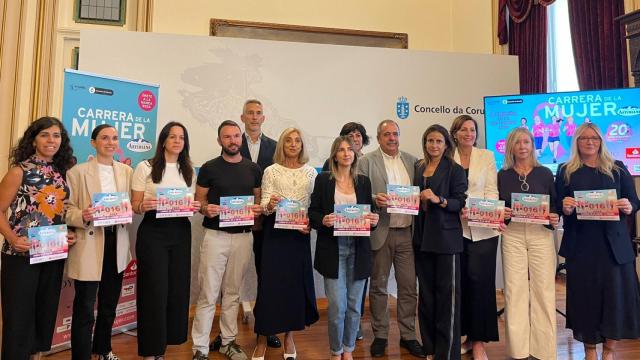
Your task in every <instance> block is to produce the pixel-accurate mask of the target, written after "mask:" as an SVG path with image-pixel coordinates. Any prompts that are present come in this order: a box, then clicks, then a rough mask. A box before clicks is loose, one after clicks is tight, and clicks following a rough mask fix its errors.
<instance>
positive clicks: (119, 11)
mask: <svg viewBox="0 0 640 360" xmlns="http://www.w3.org/2000/svg"><path fill="white" fill-rule="evenodd" d="M126 3H127V1H126V0H76V6H75V16H74V18H75V21H76V22H78V23H90V24H101V25H118V26H122V25H124V22H125V21H124V20H125V9H126Z"/></svg>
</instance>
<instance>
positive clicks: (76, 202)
mask: <svg viewBox="0 0 640 360" xmlns="http://www.w3.org/2000/svg"><path fill="white" fill-rule="evenodd" d="M91 145H92V146H93V147H94V148H95V149H96V157H95V158H93V159H91V160H89V161H87V162H85V163H83V164H80V165H76V166H75V167H73V168H72V169H71V170H69V172H67V181H68V183H69V187H70V189H71V197H70V199H69V209H68V210H67V215H66V222H67V224H68V225H69V226H71V227H74V228H75V230H76V239H77V240H76V241H77V243H76V246H74V247H72V248H70V249H69V258H68V260H67V276H68V277H69V278H71V279H74V280H75V281H74V286H75V298H74V299H73V320H72V322H71V354H72V358H73V359H74V360H75V359H82V360H88V359H90V358H91V354H95V355H98V359H108V360H115V359H118V357H117V356H115V355H114V354H113V352H112V351H111V328H112V326H113V322H114V320H115V315H116V306H117V305H118V299H119V298H120V290H121V288H122V278H123V275H124V270H125V268H126V267H127V264H128V263H129V261H130V260H131V254H130V251H129V231H128V226H127V225H113V226H106V227H95V226H94V225H93V213H94V208H93V207H92V201H91V199H92V195H93V194H95V193H102V192H126V193H129V192H130V190H131V175H132V172H133V170H132V169H131V168H130V167H129V166H127V165H125V164H122V163H119V162H117V161H114V160H113V155H114V153H115V152H116V151H117V150H118V132H117V129H115V128H114V127H113V126H111V125H108V124H103V125H100V126H98V127H96V128H95V129H94V130H93V132H92V133H91ZM96 295H97V298H98V316H97V319H94V315H93V314H94V313H93V309H94V305H95V302H96ZM94 321H95V330H93V346H92V343H91V336H92V329H93V325H94Z"/></svg>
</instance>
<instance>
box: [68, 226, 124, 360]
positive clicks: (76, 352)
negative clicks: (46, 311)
mask: <svg viewBox="0 0 640 360" xmlns="http://www.w3.org/2000/svg"><path fill="white" fill-rule="evenodd" d="M104 235H105V239H104V255H103V257H102V275H101V277H100V281H80V280H75V281H74V285H75V290H76V295H75V297H74V298H73V318H72V320H71V358H72V359H73V360H89V359H91V353H94V354H99V355H104V354H107V353H109V352H110V351H111V328H112V327H113V322H114V320H115V318H116V307H117V306H118V299H120V291H121V290H122V277H123V276H124V271H123V272H121V273H118V265H117V252H116V244H117V241H118V239H117V237H116V232H114V231H109V230H105V233H104ZM96 295H97V298H98V317H97V318H94V316H93V308H94V305H95V303H96ZM94 322H95V328H93V325H94ZM92 333H93V347H92V346H91V334H92Z"/></svg>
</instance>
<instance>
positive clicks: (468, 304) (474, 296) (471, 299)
mask: <svg viewBox="0 0 640 360" xmlns="http://www.w3.org/2000/svg"><path fill="white" fill-rule="evenodd" d="M497 252H498V237H497V236H496V237H492V238H489V239H485V240H479V241H471V240H469V239H467V238H465V239H464V251H463V253H462V254H461V256H460V266H461V272H462V273H461V281H460V284H461V286H460V288H461V291H462V292H461V295H462V310H461V314H460V315H461V319H460V320H461V323H462V335H467V339H469V340H471V341H483V342H489V341H498V340H499V335H498V316H497V315H496V313H497V309H496V254H497Z"/></svg>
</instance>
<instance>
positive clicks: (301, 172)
mask: <svg viewBox="0 0 640 360" xmlns="http://www.w3.org/2000/svg"><path fill="white" fill-rule="evenodd" d="M317 175H318V173H317V172H316V169H314V168H313V167H311V166H310V165H306V164H305V165H303V166H301V167H299V168H297V169H290V168H288V167H285V166H282V165H280V164H273V165H271V166H269V167H267V168H266V169H265V170H264V174H263V175H262V199H261V201H260V205H261V206H262V208H263V209H264V212H265V215H269V214H271V213H273V211H274V210H271V211H267V204H268V203H269V200H270V199H271V195H278V196H280V197H282V198H285V199H289V200H297V201H300V203H301V204H302V206H303V207H305V208H308V207H309V202H310V198H311V193H312V192H313V184H314V182H315V180H316V176H317Z"/></svg>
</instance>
